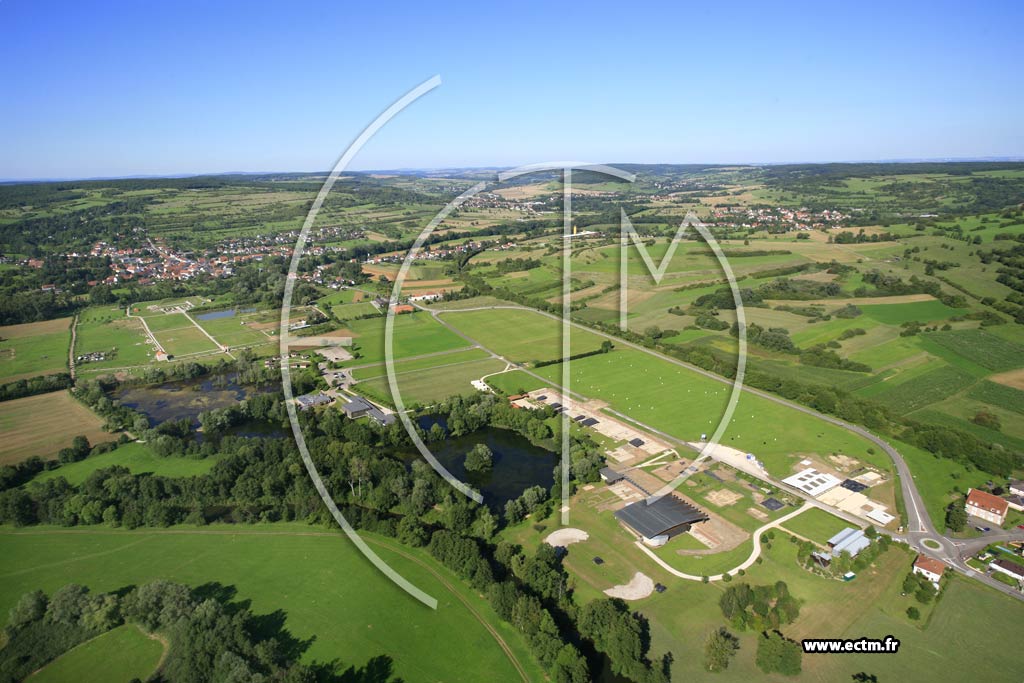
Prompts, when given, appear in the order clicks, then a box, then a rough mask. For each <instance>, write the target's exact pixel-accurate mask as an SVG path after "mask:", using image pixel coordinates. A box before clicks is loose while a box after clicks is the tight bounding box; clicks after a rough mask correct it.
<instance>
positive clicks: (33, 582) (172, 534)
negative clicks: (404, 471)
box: [0, 525, 542, 682]
mask: <svg viewBox="0 0 1024 683" xmlns="http://www.w3.org/2000/svg"><path fill="white" fill-rule="evenodd" d="M366 538H368V539H369V542H370V543H371V544H372V545H373V547H374V549H375V550H376V551H378V552H379V553H380V554H381V556H382V557H383V558H384V559H385V561H387V562H388V563H389V564H391V566H393V567H395V568H396V569H397V570H398V571H399V572H401V574H402V575H403V576H405V577H407V578H408V579H409V580H410V581H412V582H413V583H414V584H415V585H417V586H419V587H421V588H422V589H424V590H425V591H427V592H428V593H429V594H431V595H433V596H434V597H436V598H437V599H438V603H439V604H438V608H437V610H436V611H432V610H430V609H428V608H426V607H423V606H422V605H420V604H419V603H417V602H415V601H414V600H413V599H412V598H410V597H408V596H407V595H406V594H405V593H404V592H403V591H402V590H401V589H400V588H398V587H397V586H394V585H393V584H392V583H391V582H390V581H389V580H388V579H386V578H385V577H383V576H382V575H381V574H380V573H379V572H378V571H377V570H376V569H375V568H374V567H373V566H372V565H370V563H369V562H367V561H366V560H365V559H364V558H363V557H362V555H360V554H359V552H358V551H357V550H356V549H355V548H354V547H353V546H352V544H351V543H349V541H348V540H347V539H345V538H344V537H343V536H342V535H341V533H340V532H337V533H335V532H325V531H324V530H323V529H322V528H317V527H309V526H303V525H266V526H262V525H261V526H258V527H248V526H247V527H222V528H214V527H206V528H203V529H199V530H194V531H190V530H187V529H184V528H181V527H178V528H175V530H173V531H164V532H161V531H154V530H136V531H126V530H115V529H108V528H100V527H96V528H90V529H74V530H64V529H54V530H46V529H28V530H11V529H4V530H2V531H0V546H2V547H3V548H4V552H3V553H0V577H3V582H2V585H0V614H4V615H6V614H7V611H8V609H9V608H10V607H11V606H12V605H13V604H14V603H15V601H16V600H17V599H18V597H20V596H21V595H22V594H23V593H25V592H27V591H30V590H35V589H37V588H41V589H43V590H45V591H48V592H52V591H53V590H55V589H57V588H59V587H60V586H62V585H64V584H66V583H70V582H72V581H74V582H76V583H81V584H84V585H86V586H89V587H90V588H91V589H92V590H93V591H97V592H99V591H109V590H116V589H118V588H122V587H124V586H129V585H139V584H142V583H145V582H147V581H151V580H153V579H158V578H162V579H168V580H172V581H179V582H183V583H187V584H189V585H192V586H200V585H203V584H207V583H211V582H217V583H220V584H222V585H224V586H230V587H233V588H234V589H235V590H237V593H236V595H235V599H236V600H245V601H251V608H252V609H253V611H254V612H256V613H257V614H268V613H271V612H274V611H275V610H279V609H281V610H283V611H284V612H285V614H286V617H287V622H286V627H287V629H288V630H289V631H290V632H291V633H292V635H294V636H295V637H296V638H298V639H300V640H306V639H312V643H311V645H310V647H309V649H308V651H307V652H306V653H305V655H304V658H305V659H306V660H307V661H311V660H317V661H322V662H323V661H330V660H334V659H338V660H340V662H341V663H342V664H343V665H344V666H346V667H347V666H349V665H353V664H355V665H362V664H363V663H365V661H366V660H367V659H369V658H370V657H373V656H376V655H379V654H388V655H390V656H392V657H393V658H394V664H395V675H396V676H400V677H401V678H402V679H404V680H407V681H427V680H431V681H441V680H443V681H469V682H472V681H481V680H492V681H499V680H500V681H513V680H519V676H518V675H517V673H516V670H515V668H514V667H513V666H512V664H511V662H510V660H509V658H508V656H507V655H506V654H505V653H504V652H503V651H502V650H501V649H500V648H499V646H498V644H497V642H496V641H495V639H494V637H493V636H492V635H491V634H490V633H489V632H488V631H487V630H486V629H485V628H484V627H483V624H482V623H481V620H483V621H484V622H486V623H487V624H489V625H490V626H491V627H492V628H494V629H495V630H496V631H497V633H498V634H499V635H500V636H501V637H502V638H503V639H504V640H505V641H506V642H507V643H508V645H509V647H510V648H511V650H512V652H513V653H514V655H515V657H516V659H517V660H518V661H519V662H520V664H521V665H522V666H523V667H524V668H525V669H526V671H527V674H528V676H529V678H530V680H541V679H542V675H541V672H540V670H539V667H538V666H537V665H536V664H535V663H534V662H533V661H532V659H531V657H530V655H529V654H528V653H527V651H526V648H525V645H524V643H523V641H522V640H521V638H520V636H519V635H518V634H517V633H516V632H514V630H513V629H512V627H511V626H509V625H507V624H505V623H503V622H500V620H499V619H498V617H497V615H495V614H494V613H493V611H492V610H491V608H490V606H489V605H487V604H486V603H485V602H484V601H483V600H482V599H481V598H480V597H479V596H477V595H476V594H475V593H474V592H473V591H471V590H469V589H467V588H464V587H463V586H462V585H461V582H459V581H458V579H456V578H455V577H454V576H453V575H451V574H450V573H449V572H448V571H447V570H445V569H444V568H443V567H441V566H439V565H438V564H436V563H435V562H434V561H433V560H432V559H431V558H429V556H427V555H426V554H425V553H424V552H422V551H418V550H413V549H409V548H402V547H400V546H395V545H393V542H392V541H389V540H385V539H379V538H376V537H373V536H370V535H367V536H366ZM393 548H397V550H393ZM463 600H465V601H466V602H465V603H464V602H463ZM466 603H468V607H467V604H466ZM470 608H472V611H471V609H470ZM314 636H315V638H314ZM453 642H458V643H459V647H460V648H461V650H462V651H466V652H472V653H473V656H472V657H453V656H450V655H451V654H452V652H453V651H452V647H451V645H452V643H453Z"/></svg>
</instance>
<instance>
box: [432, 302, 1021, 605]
mask: <svg viewBox="0 0 1024 683" xmlns="http://www.w3.org/2000/svg"><path fill="white" fill-rule="evenodd" d="M419 308H421V309H422V310H425V311H428V312H430V313H431V314H432V315H433V316H434V318H435V319H437V320H438V321H439V322H441V323H442V324H443V325H444V326H445V327H447V328H448V329H450V330H452V331H454V332H455V333H456V334H458V335H459V336H460V337H462V338H463V339H466V340H467V341H471V342H472V343H474V344H478V345H479V343H478V342H476V341H475V340H472V339H471V338H470V337H467V336H466V335H465V334H463V333H462V332H461V331H459V330H458V329H456V328H454V327H452V326H451V325H449V324H448V323H445V322H444V321H443V320H441V318H440V316H441V315H444V314H446V313H449V314H456V313H464V312H468V311H486V310H496V309H497V310H501V309H508V310H522V311H532V312H533V313H537V314H539V315H544V316H547V317H548V318H551V319H553V320H556V321H558V322H562V318H560V317H559V316H556V315H554V314H551V313H547V312H545V311H541V310H538V309H535V308H530V307H527V306H517V305H514V304H508V305H493V306H478V307H470V308H459V309H449V310H434V309H430V308H426V307H425V306H419ZM569 324H570V325H572V326H573V327H576V328H578V329H581V330H585V331H587V332H589V333H591V334H596V335H597V336H599V337H604V338H605V339H608V340H611V341H612V342H614V343H616V344H620V345H622V346H625V347H628V348H632V349H635V350H637V351H641V352H643V353H647V354H650V355H652V356H655V357H657V358H660V359H661V360H664V361H665V362H668V363H673V364H675V365H678V366H680V367H684V368H686V369H688V370H690V371H692V372H696V373H698V374H700V375H703V376H704V377H707V378H709V379H712V380H714V381H716V382H719V383H721V384H725V385H728V386H732V384H733V382H732V380H731V379H728V378H726V377H722V376H720V375H716V374H715V373H713V372H710V371H708V370H705V369H703V368H700V367H697V366H696V365H692V364H690V363H686V362H684V361H681V360H679V359H678V358H673V357H672V356H667V355H665V354H663V353H659V352H658V351H655V350H653V349H649V348H647V347H645V346H641V345H640V344H635V343H633V342H630V341H627V340H625V339H622V338H620V337H616V336H614V335H611V334H608V333H606V332H602V331H600V330H595V329H593V328H590V327H587V326H586V325H582V324H580V323H577V322H575V321H571V320H570V321H569ZM520 369H522V370H524V371H525V372H527V373H528V374H530V375H532V376H534V377H538V378H540V379H543V380H544V381H545V382H547V381H549V380H547V379H546V378H543V377H540V376H539V375H536V374H534V373H532V372H530V371H529V370H527V369H525V368H520ZM743 391H744V392H746V393H748V394H752V395H754V396H759V397H761V398H763V399H765V400H768V401H771V402H773V403H776V404H778V405H782V406H786V407H787V408H790V409H792V410H797V411H799V412H801V413H804V414H805V415H810V416H811V417H814V418H816V419H819V420H822V421H824V422H827V423H829V424H832V425H835V426H837V427H840V428H842V429H845V430H847V431H849V432H852V433H854V434H857V435H858V436H861V437H863V438H865V439H867V440H868V441H870V442H871V443H873V444H875V445H876V446H878V447H879V448H881V449H882V451H883V452H885V454H886V455H888V456H889V458H890V459H891V460H892V461H893V464H894V465H895V467H896V473H897V475H898V476H899V483H900V490H901V492H902V494H903V501H904V504H905V507H906V513H907V524H906V532H905V533H904V535H902V536H895V537H894V538H896V539H897V540H901V541H905V542H906V543H908V544H909V545H910V546H911V547H912V548H914V549H915V550H917V551H919V552H921V553H923V554H925V555H928V556H929V557H933V558H935V559H938V560H940V561H942V562H944V563H945V564H946V565H948V566H949V567H952V568H953V569H954V570H956V571H958V572H960V573H961V574H964V575H965V576H969V577H971V578H973V579H977V580H978V581H981V582H982V583H985V584H987V585H989V586H991V587H992V588H995V589H996V590H998V591H1001V592H1003V593H1005V594H1007V595H1011V596H1013V597H1015V598H1017V599H1019V600H1024V594H1022V593H1021V592H1020V591H1017V590H1014V589H1013V588H1011V587H1010V586H1007V585H1006V584H1004V583H1002V582H1001V581H998V580H996V579H993V578H992V577H990V576H987V575H984V574H981V573H979V572H977V571H975V570H973V569H971V568H970V567H968V566H967V564H966V563H965V562H964V560H965V558H967V557H970V556H971V554H972V553H973V552H977V550H978V549H980V548H981V547H984V545H987V544H988V543H991V542H994V541H996V540H1020V541H1024V530H1020V529H1014V530H1011V531H1003V532H1000V533H998V534H989V535H988V536H986V537H985V538H984V539H978V540H976V541H973V542H965V540H964V539H954V538H950V537H947V536H944V535H942V534H941V533H940V532H939V531H938V530H937V529H936V528H935V526H934V524H933V523H932V520H931V518H930V517H929V515H928V509H927V508H926V507H925V504H924V500H923V499H922V498H921V494H920V492H919V491H918V490H917V485H916V484H915V483H914V476H913V474H912V473H911V471H910V467H909V466H908V465H907V462H906V460H904V459H903V456H902V455H901V454H900V452H899V451H898V450H896V448H895V447H893V446H892V445H891V444H890V443H888V442H887V441H885V440H884V439H882V438H881V437H878V436H876V435H875V434H873V433H872V432H871V431H869V430H867V429H865V428H864V427H861V426H860V425H855V424H852V423H850V422H846V421H845V420H841V419H839V418H837V417H833V416H831V415H825V414H824V413H819V412H818V411H816V410H814V409H812V408H808V407H807V406H804V405H801V404H799V403H794V402H792V401H789V400H786V399H784V398H782V397H780V396H776V395H775V394H770V393H768V392H766V391H761V390H760V389H754V388H752V387H747V386H744V387H743ZM568 393H569V394H572V395H575V396H579V395H578V394H574V393H573V392H572V391H569V392H568ZM630 419H631V420H632V421H633V422H637V421H636V420H635V419H634V418H630ZM637 424H640V425H641V426H644V427H645V428H647V429H650V428H649V427H646V426H645V425H642V424H641V423H639V422H637ZM651 431H653V432H654V433H656V434H658V435H659V436H662V437H665V436H667V435H666V434H664V433H663V432H659V431H657V430H651ZM673 441H676V442H678V441H679V440H678V439H673ZM768 480H769V481H771V480H770V478H769V479H768ZM772 483H775V484H777V482H774V481H772ZM787 490H790V489H787ZM793 492H794V493H799V492H797V491H795V490H793ZM803 497H804V498H805V500H807V497H806V496H803ZM813 503H816V504H817V505H818V507H823V509H826V510H828V511H829V512H831V513H832V514H837V513H838V514H839V515H840V516H842V517H844V518H846V515H843V514H841V513H842V511H840V510H836V509H834V508H831V507H828V506H823V505H822V504H821V503H819V502H818V501H813ZM925 541H928V543H927V544H926V543H925Z"/></svg>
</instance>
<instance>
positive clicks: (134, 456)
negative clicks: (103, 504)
mask: <svg viewBox="0 0 1024 683" xmlns="http://www.w3.org/2000/svg"><path fill="white" fill-rule="evenodd" d="M216 463H217V458H216V457H209V458H204V459H202V460H199V459H195V458H182V457H166V458H165V457H160V456H158V455H154V454H153V451H151V450H150V448H149V446H147V445H146V444H144V443H138V442H134V443H126V444H123V445H121V446H118V447H117V448H116V449H115V450H112V451H110V452H109V453H101V454H99V455H92V456H89V457H88V458H86V459H85V460H79V461H78V462H72V463H67V464H66V465H61V466H60V467H58V468H56V469H53V470H45V471H43V472H40V473H39V474H38V475H36V476H35V478H34V479H32V482H33V483H41V482H45V481H49V480H50V479H56V478H57V477H64V478H65V479H67V480H68V483H70V484H74V485H76V486H77V485H78V484H81V483H82V482H83V481H85V480H86V479H87V478H88V477H89V475H90V474H92V473H93V472H95V471H96V470H100V469H103V468H105V467H113V466H114V465H117V466H119V467H127V468H128V470H129V471H131V472H132V474H142V473H143V472H152V473H153V474H158V475H160V476H163V477H176V478H177V477H191V476H198V475H200V474H206V473H207V472H209V471H210V470H211V469H212V468H213V466H214V465H215V464H216Z"/></svg>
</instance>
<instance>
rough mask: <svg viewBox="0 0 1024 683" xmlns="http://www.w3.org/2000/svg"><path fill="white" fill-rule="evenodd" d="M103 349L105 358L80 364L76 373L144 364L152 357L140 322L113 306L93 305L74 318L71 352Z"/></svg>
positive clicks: (150, 348) (150, 347)
mask: <svg viewBox="0 0 1024 683" xmlns="http://www.w3.org/2000/svg"><path fill="white" fill-rule="evenodd" d="M101 351H102V352H104V353H106V354H108V357H107V360H104V361H100V362H88V363H80V364H78V366H77V370H78V372H82V373H89V372H93V371H98V370H108V369H111V368H119V367H130V366H135V365H146V364H147V363H149V362H150V361H151V360H152V359H153V354H154V350H153V346H152V344H149V343H148V342H147V337H146V333H145V330H144V329H143V328H142V322H141V321H139V320H138V319H137V318H129V317H128V316H126V315H125V314H124V311H122V310H121V309H120V308H118V307H117V306H93V307H91V308H87V309H85V310H84V311H82V313H81V315H80V316H79V318H78V328H77V332H76V339H75V355H84V354H88V353H95V352H101Z"/></svg>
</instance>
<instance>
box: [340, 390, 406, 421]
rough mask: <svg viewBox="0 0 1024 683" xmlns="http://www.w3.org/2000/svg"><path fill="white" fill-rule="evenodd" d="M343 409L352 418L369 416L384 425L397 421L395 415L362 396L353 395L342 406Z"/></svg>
mask: <svg viewBox="0 0 1024 683" xmlns="http://www.w3.org/2000/svg"><path fill="white" fill-rule="evenodd" d="M341 410H342V411H343V412H344V413H345V415H346V416H347V417H348V418H350V419H352V420H355V419H358V418H360V417H369V418H370V419H371V420H373V421H374V422H376V423H378V424H382V425H389V424H391V423H392V422H394V421H395V416H394V415H392V414H386V413H384V411H382V410H381V409H380V408H378V407H377V406H375V405H373V404H372V403H370V402H369V401H367V400H366V399H365V398H363V397H362V396H355V397H353V399H352V400H351V401H349V402H348V403H346V404H344V405H343V406H341Z"/></svg>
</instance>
